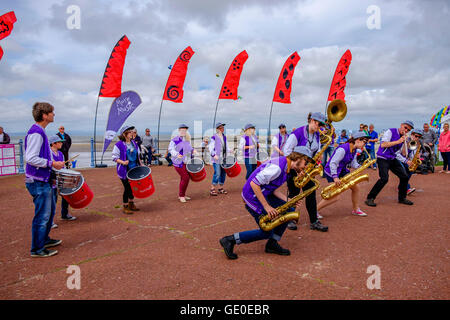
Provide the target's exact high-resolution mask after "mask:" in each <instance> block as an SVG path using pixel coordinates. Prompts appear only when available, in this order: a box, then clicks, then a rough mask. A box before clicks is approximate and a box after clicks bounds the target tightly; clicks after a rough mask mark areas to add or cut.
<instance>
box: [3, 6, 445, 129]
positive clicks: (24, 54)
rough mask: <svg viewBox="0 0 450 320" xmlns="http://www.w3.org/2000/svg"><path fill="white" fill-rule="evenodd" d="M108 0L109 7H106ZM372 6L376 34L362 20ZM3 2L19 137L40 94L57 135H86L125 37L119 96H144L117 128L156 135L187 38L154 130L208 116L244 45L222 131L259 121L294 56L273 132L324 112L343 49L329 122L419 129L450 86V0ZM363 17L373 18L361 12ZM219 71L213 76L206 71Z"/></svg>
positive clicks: (6, 105) (7, 95)
mask: <svg viewBox="0 0 450 320" xmlns="http://www.w3.org/2000/svg"><path fill="white" fill-rule="evenodd" d="M112 3H113V4H112ZM70 5H77V6H79V8H80V10H81V25H80V27H81V28H80V29H72V30H71V29H68V28H67V25H66V21H67V19H68V18H69V16H70V14H68V13H67V12H66V10H67V8H68V7H69V6H70ZM371 5H375V6H377V7H378V8H379V10H380V17H381V21H380V29H369V28H368V26H367V21H368V19H369V20H370V18H371V15H372V14H373V12H370V13H367V8H368V7H369V6H371ZM11 10H13V11H14V12H15V14H16V17H17V20H18V21H17V22H16V24H15V25H14V30H13V32H12V34H11V35H10V36H9V37H8V38H6V39H3V40H2V41H0V45H1V46H2V48H3V50H4V52H5V53H4V56H3V59H2V60H1V61H0V111H1V112H0V126H3V127H4V129H5V131H6V132H26V131H27V130H28V128H29V126H30V125H31V124H32V123H33V119H32V116H31V107H32V105H33V103H34V102H36V101H47V102H50V103H51V104H53V105H54V106H55V108H56V117H55V123H53V124H51V125H50V126H49V127H48V128H49V130H50V131H52V130H56V128H57V126H59V125H61V124H62V125H64V126H65V128H66V131H67V132H68V133H70V132H77V133H85V134H88V135H91V134H92V132H93V126H94V115H95V106H96V102H97V96H98V91H99V87H100V83H101V79H102V76H103V72H104V70H105V66H106V62H107V60H108V58H109V56H110V54H111V50H112V48H113V47H114V45H115V44H116V42H117V41H118V40H119V39H120V38H121V37H122V36H123V35H124V34H125V35H127V37H128V38H129V40H130V41H131V45H130V48H129V49H128V54H127V57H126V62H125V68H124V76H123V81H122V91H127V90H134V91H136V92H137V93H139V95H140V96H141V98H142V101H143V102H142V104H141V105H140V106H139V107H138V109H137V110H136V111H135V112H134V113H133V114H132V115H131V116H130V118H129V119H128V121H127V123H130V124H134V125H136V126H137V128H138V129H139V130H140V132H142V131H143V129H144V128H145V127H150V128H151V130H152V131H153V132H154V133H156V129H157V124H158V112H159V107H160V104H161V97H162V93H163V90H164V87H165V83H166V81H167V78H168V76H169V73H170V70H169V68H168V66H169V65H171V64H173V63H174V61H175V59H176V58H177V56H178V55H179V53H180V52H181V51H182V50H183V49H184V48H186V47H187V46H191V47H192V48H193V50H194V51H195V54H194V56H193V57H192V59H191V62H190V64H189V70H188V74H187V77H186V81H185V85H184V99H183V103H178V104H176V103H172V102H169V101H165V102H164V104H163V112H162V117H161V129H162V131H169V132H170V131H172V129H174V128H176V126H177V125H178V124H179V123H186V124H188V125H190V126H193V124H194V121H195V120H198V121H203V129H204V130H206V129H207V127H210V126H211V125H212V121H213V117H214V109H215V106H216V102H217V97H218V94H219V89H220V87H221V85H222V81H223V78H224V76H225V74H226V71H227V69H228V67H229V65H230V63H231V61H232V59H233V58H234V57H235V56H236V55H237V54H238V53H239V52H241V51H242V50H244V49H245V50H246V51H247V53H248V55H249V58H248V60H247V62H246V64H245V66H244V69H243V72H242V75H241V83H240V87H239V92H238V94H239V95H240V96H241V97H242V99H240V100H238V101H232V100H220V102H219V109H218V116H217V120H219V121H222V122H225V123H226V124H227V127H228V128H242V127H243V126H244V125H245V124H246V123H249V122H251V123H253V124H255V125H256V126H257V128H260V127H264V128H266V127H267V125H268V118H269V111H270V105H271V101H272V97H273V93H274V88H275V84H276V81H277V79H278V75H279V73H280V70H281V68H282V66H283V64H284V61H285V60H286V58H287V57H289V55H290V54H291V53H293V52H294V51H297V52H298V53H299V55H300V57H301V60H300V62H299V63H298V65H297V68H296V70H295V74H294V77H293V83H292V93H291V101H292V103H291V104H279V103H275V104H274V111H273V120H272V128H274V127H275V128H276V127H277V126H278V124H279V123H280V122H284V123H286V125H287V126H288V128H292V127H299V126H301V125H304V124H305V123H306V117H307V114H308V113H309V112H310V111H321V112H323V111H324V109H325V102H326V99H327V96H328V91H329V88H330V83H331V79H332V77H333V74H334V71H335V68H336V65H337V63H338V61H339V59H340V57H341V56H342V54H343V53H344V52H345V51H346V50H347V49H350V51H351V52H352V55H353V60H352V63H351V65H350V70H349V73H348V74H347V88H346V90H345V92H346V102H347V107H348V113H347V116H346V118H345V119H344V120H343V121H341V122H339V123H335V126H336V128H337V129H342V128H346V129H357V127H358V126H359V123H367V124H369V123H374V124H375V128H376V129H377V128H378V129H379V130H381V129H382V128H389V127H397V126H398V125H399V123H400V122H401V121H403V120H404V119H411V120H412V121H414V123H415V124H416V125H417V126H419V127H422V125H423V123H424V122H429V121H430V118H431V116H432V115H433V114H434V113H436V112H437V111H438V110H439V109H440V108H442V107H443V106H444V105H448V104H449V102H450V99H449V88H450V86H449V84H450V81H449V80H450V54H449V52H450V37H449V35H448V31H449V30H450V12H449V1H447V0H442V1H438V0H436V1H419V0H418V1H413V0H409V1H408V0H404V1H403V0H399V1H376V0H369V1H365V0H358V1H357V0H354V1H350V0H348V1H345V0H344V1H334V0H321V1H307V0H305V1H302V0H298V1H289V0H278V1H271V0H263V1H256V0H246V1H241V0H227V1H224V0H221V1H214V0H191V1H189V0H159V1H157V0H154V1H141V0H139V1H137V0H134V1H127V0H122V1H107V0H79V1H77V0H61V1H56V0H53V1H51V0H39V1H31V0H28V1H26V0H2V1H1V2H0V15H1V14H4V13H6V12H8V11H11ZM370 21H372V20H370ZM216 74H219V75H220V77H219V78H217V77H216ZM112 101H113V98H100V104H99V118H98V121H97V133H98V135H99V134H100V135H103V132H104V131H105V128H106V120H107V116H108V111H109V108H110V106H111V103H112Z"/></svg>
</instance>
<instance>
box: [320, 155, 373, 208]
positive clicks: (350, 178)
mask: <svg viewBox="0 0 450 320" xmlns="http://www.w3.org/2000/svg"><path fill="white" fill-rule="evenodd" d="M364 151H365V152H366V153H367V156H368V158H367V159H366V160H365V161H364V162H363V164H362V165H361V167H359V168H358V169H356V170H354V171H353V172H350V173H348V174H346V175H345V176H344V177H342V178H341V179H340V180H341V185H340V186H339V187H338V186H337V185H336V183H332V184H330V185H329V186H327V187H325V188H323V189H322V192H321V193H320V195H321V196H322V198H323V199H325V200H330V199H332V198H334V197H336V196H338V195H339V194H341V193H342V192H344V191H346V190H348V189H349V188H351V187H353V186H355V185H357V184H358V183H360V182H363V181H369V175H368V174H363V175H359V174H360V173H361V172H363V171H364V170H365V169H367V168H368V167H370V166H371V165H372V164H374V163H375V162H376V161H377V160H376V159H371V158H370V155H369V153H368V152H367V150H366V148H364Z"/></svg>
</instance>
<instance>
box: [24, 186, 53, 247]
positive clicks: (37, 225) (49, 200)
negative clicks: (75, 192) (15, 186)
mask: <svg viewBox="0 0 450 320" xmlns="http://www.w3.org/2000/svg"><path fill="white" fill-rule="evenodd" d="M25 185H26V187H27V189H28V192H29V193H30V194H31V196H32V197H33V203H34V218H33V223H32V226H31V253H39V252H41V251H42V250H44V245H45V243H46V242H47V241H48V239H49V236H48V234H49V233H50V230H51V227H52V221H53V216H54V214H55V198H54V194H53V189H52V187H51V185H50V183H49V182H41V181H35V182H33V183H26V184H25Z"/></svg>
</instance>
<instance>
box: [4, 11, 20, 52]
mask: <svg viewBox="0 0 450 320" xmlns="http://www.w3.org/2000/svg"><path fill="white" fill-rule="evenodd" d="M16 21H17V18H16V15H15V14H14V11H10V12H8V13H5V14H4V15H2V16H0V40H2V39H4V38H6V37H7V36H9V35H10V34H11V32H12V30H13V28H14V23H15V22H16ZM2 57H3V49H2V47H0V60H2Z"/></svg>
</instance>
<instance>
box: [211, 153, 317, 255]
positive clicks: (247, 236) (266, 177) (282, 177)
mask: <svg viewBox="0 0 450 320" xmlns="http://www.w3.org/2000/svg"><path fill="white" fill-rule="evenodd" d="M299 151H300V152H305V153H298V152H291V153H290V154H289V156H287V157H284V156H282V157H276V158H271V159H270V160H268V161H266V162H264V163H263V164H261V165H260V166H259V167H258V168H257V169H256V170H255V171H254V172H253V173H252V174H251V175H250V177H249V179H247V182H246V183H245V185H244V188H243V189H242V199H243V200H244V203H245V209H247V211H248V212H249V213H250V214H251V216H252V217H253V219H255V221H256V224H257V225H258V229H254V230H249V231H243V232H238V233H234V234H232V235H228V236H225V237H223V238H222V239H220V241H219V242H220V245H221V246H222V247H223V249H224V252H225V255H226V256H227V257H228V259H237V258H238V256H237V254H236V253H234V252H233V248H234V246H235V245H236V244H241V243H250V242H254V241H258V240H264V239H268V240H267V243H266V246H265V252H266V253H275V254H279V255H284V256H288V255H290V254H291V252H290V251H289V250H288V249H285V248H283V247H281V246H280V245H279V243H278V241H280V240H281V237H282V236H283V233H284V231H285V230H286V227H287V222H284V223H281V224H280V225H278V226H276V227H275V228H273V229H272V230H270V231H264V230H262V228H261V226H260V219H261V217H262V216H264V215H269V216H270V218H271V219H273V218H276V217H277V216H278V211H277V210H276V208H277V207H280V206H282V205H284V204H286V202H287V201H288V198H287V196H286V193H285V192H283V191H281V190H280V187H281V186H282V185H284V183H285V182H286V180H287V179H288V175H289V174H290V172H291V170H294V171H295V172H296V173H295V174H296V175H297V174H302V173H303V169H304V168H305V167H306V164H307V163H308V162H310V161H313V160H312V158H311V154H310V152H309V150H307V149H306V148H304V149H303V150H299ZM299 205H300V204H299V202H297V204H296V207H297V208H298V207H299ZM291 209H294V208H291Z"/></svg>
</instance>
